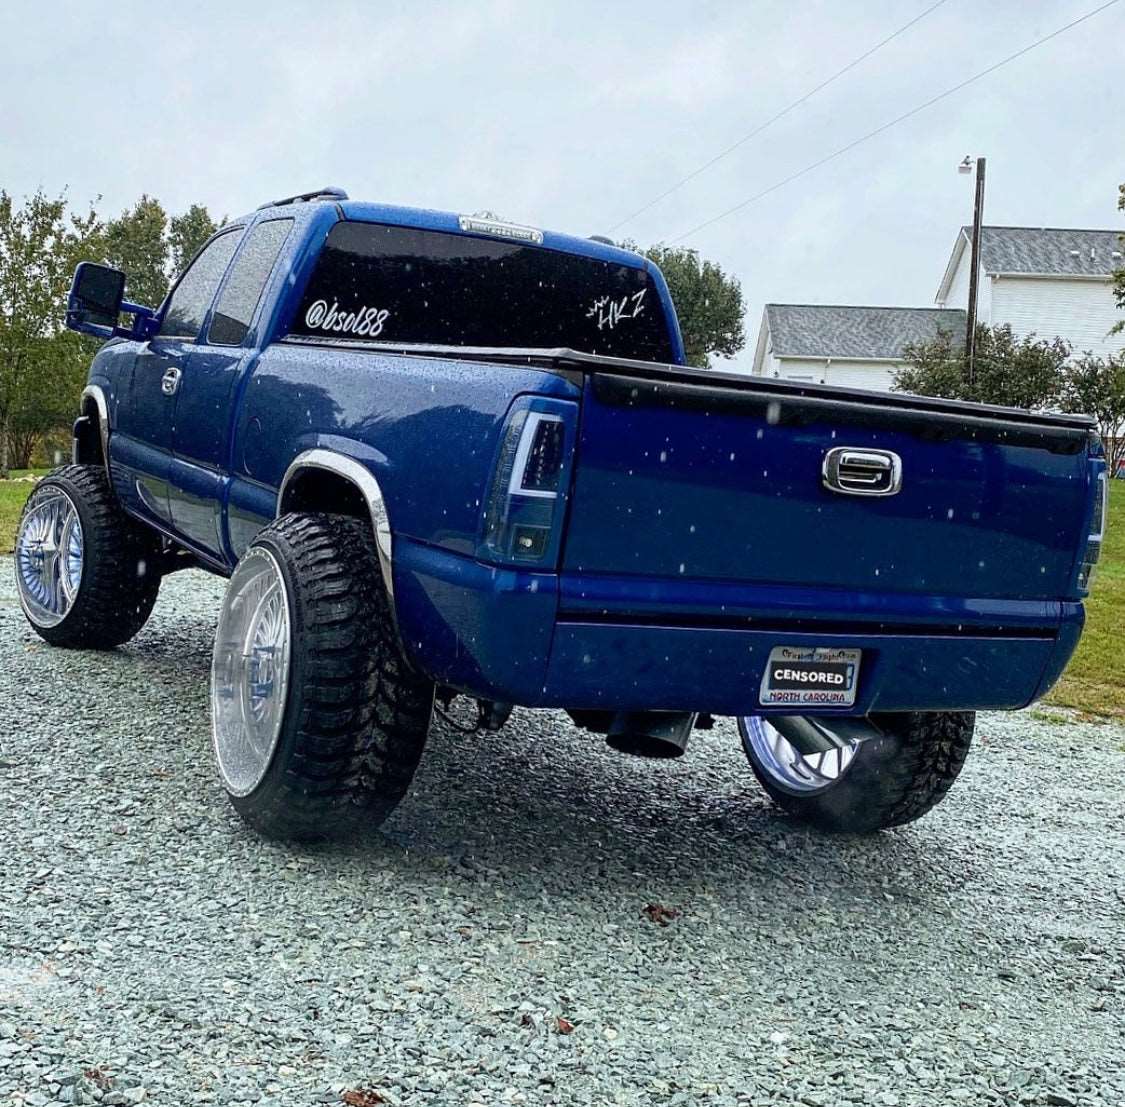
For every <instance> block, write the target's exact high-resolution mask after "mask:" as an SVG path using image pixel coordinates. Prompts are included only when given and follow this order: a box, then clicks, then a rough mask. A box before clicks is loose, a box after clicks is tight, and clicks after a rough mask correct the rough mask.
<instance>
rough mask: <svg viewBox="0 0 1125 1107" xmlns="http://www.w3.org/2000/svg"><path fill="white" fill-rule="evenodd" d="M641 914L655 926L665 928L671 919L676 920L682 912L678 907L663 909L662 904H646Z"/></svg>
mask: <svg viewBox="0 0 1125 1107" xmlns="http://www.w3.org/2000/svg"><path fill="white" fill-rule="evenodd" d="M643 914H645V915H647V916H648V919H649V921H650V922H654V923H656V925H657V926H667V925H668V924H669V923H670V922H671V921H672V920H673V919H678V918H679V917H680V915H681V914H682V912H681V911H680V909H679V908H678V907H665V906H664V904H663V903H646V904H645V906H644V910H643Z"/></svg>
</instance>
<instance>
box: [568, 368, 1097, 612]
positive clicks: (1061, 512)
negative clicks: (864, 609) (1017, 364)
mask: <svg viewBox="0 0 1125 1107" xmlns="http://www.w3.org/2000/svg"><path fill="white" fill-rule="evenodd" d="M584 368H585V367H584ZM1087 440H1088V427H1087V424H1086V423H1085V422H1083V421H1082V420H1081V419H1068V418H1065V417H1058V418H1056V417H1036V416H1033V415H1030V414H1029V413H1025V412H1010V411H1007V410H1006V409H993V408H987V407H983V406H979V405H968V404H955V403H951V402H948V401H934V400H927V399H922V398H913V397H905V396H901V395H890V396H884V395H881V394H876V393H860V392H855V391H850V390H842V389H838V390H834V389H830V388H825V387H823V386H813V387H809V388H806V387H804V386H795V385H792V384H785V383H781V382H775V381H768V380H764V379H762V378H744V379H736V378H733V377H732V376H729V375H728V376H723V375H718V374H716V375H715V376H714V377H713V378H712V377H710V375H709V374H703V373H699V372H692V371H690V370H684V371H678V372H668V371H660V372H658V371H656V369H655V368H647V369H641V368H640V367H639V366H635V365H634V366H633V367H632V368H631V369H627V368H624V367H620V368H616V369H613V368H606V369H604V370H600V369H599V370H596V371H589V370H588V369H586V371H585V375H584V385H583V403H582V412H581V426H580V432H579V441H578V450H577V464H576V466H575V476H574V488H573V496H572V499H571V505H570V517H569V522H568V529H567V537H566V545H565V549H564V554H563V571H564V573H566V574H581V575H582V576H587V575H591V574H594V575H596V574H610V575H614V576H637V577H642V578H662V579H665V580H668V579H676V578H679V579H681V580H708V581H729V582H746V583H753V584H758V585H767V586H768V585H782V586H785V585H790V586H791V585H798V586H801V587H803V588H809V587H821V588H825V589H837V590H844V591H847V592H863V593H867V594H870V593H873V592H896V593H919V594H924V595H927V596H941V597H980V598H997V599H1000V598H1020V599H1024V600H1034V599H1042V600H1054V599H1060V598H1062V597H1065V596H1069V595H1073V591H1074V589H1073V581H1074V574H1075V569H1076V557H1077V555H1078V553H1079V551H1080V549H1081V548H1082V542H1083V532H1084V528H1085V527H1086V524H1087V518H1086V513H1087V510H1088V503H1089V497H1088V495H1087V494H1086V492H1087V486H1088V482H1089V480H1090V475H1089V465H1088V460H1087ZM836 447H849V448H856V449H859V450H872V449H874V450H881V451H893V453H894V454H896V455H898V457H899V458H901V463H902V469H901V488H900V490H899V491H898V492H897V493H896V494H893V495H886V496H867V495H855V494H844V493H841V492H839V491H833V490H830V489H829V488H828V487H826V485H825V482H824V478H823V473H822V469H823V466H824V462H825V455H826V454H827V453H828V451H830V450H832V449H833V448H836Z"/></svg>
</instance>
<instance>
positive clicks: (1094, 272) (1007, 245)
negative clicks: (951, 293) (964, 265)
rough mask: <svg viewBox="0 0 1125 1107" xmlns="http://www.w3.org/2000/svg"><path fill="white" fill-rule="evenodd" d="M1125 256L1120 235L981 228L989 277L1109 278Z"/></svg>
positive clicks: (968, 232)
mask: <svg viewBox="0 0 1125 1107" xmlns="http://www.w3.org/2000/svg"><path fill="white" fill-rule="evenodd" d="M961 231H962V233H963V234H964V235H965V236H966V238H969V237H970V236H971V235H972V227H962V228H961ZM1115 251H1116V252H1117V257H1116V258H1115V257H1114V256H1113V254H1114V252H1115ZM1123 252H1125V246H1122V244H1121V232H1120V231H1087V230H1074V229H1069V228H1065V227H988V226H985V227H981V235H980V255H981V266H982V267H983V269H984V271H985V272H986V273H1042V274H1049V275H1051V276H1067V277H1107V276H1109V275H1110V274H1111V273H1112V272H1113V271H1114V270H1115V269H1120V268H1122V266H1123V265H1125V261H1123V260H1122V253H1123Z"/></svg>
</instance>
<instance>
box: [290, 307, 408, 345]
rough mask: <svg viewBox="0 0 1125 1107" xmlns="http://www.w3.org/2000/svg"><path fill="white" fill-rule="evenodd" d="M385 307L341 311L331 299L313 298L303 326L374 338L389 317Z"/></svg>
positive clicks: (334, 332) (315, 329)
mask: <svg viewBox="0 0 1125 1107" xmlns="http://www.w3.org/2000/svg"><path fill="white" fill-rule="evenodd" d="M390 314H391V313H390V312H389V311H387V310H386V308H377V307H361V308H357V309H356V310H355V311H347V312H345V311H341V310H340V305H339V304H338V303H337V302H336V301H335V300H333V301H332V306H331V307H329V306H328V301H327V300H314V301H313V302H312V303H311V304H310V305H309V310H308V311H306V312H305V326H306V327H309V328H310V329H312V330H314V331H330V332H332V333H333V334H354V335H358V336H359V337H360V338H376V337H377V336H378V335H380V334H382V333H383V327H384V325H385V324H386V322H387V319H388V318H390Z"/></svg>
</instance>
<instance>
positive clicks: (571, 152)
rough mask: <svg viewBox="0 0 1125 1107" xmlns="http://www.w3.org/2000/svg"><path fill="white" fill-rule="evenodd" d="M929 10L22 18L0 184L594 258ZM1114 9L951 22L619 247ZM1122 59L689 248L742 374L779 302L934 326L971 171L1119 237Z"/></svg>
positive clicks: (882, 57) (908, 133)
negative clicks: (970, 167)
mask: <svg viewBox="0 0 1125 1107" xmlns="http://www.w3.org/2000/svg"><path fill="white" fill-rule="evenodd" d="M932 2H933V0H807V2H806V0H753V2H751V0H731V2H726V3H718V2H702V3H690V4H684V3H682V2H680V3H664V2H660V0H646V2H645V3H643V4H640V3H638V4H625V3H619V4H618V3H606V2H605V0H602V2H596V3H584V2H581V0H565V2H559V3H547V2H543V3H533V2H524V3H518V2H515V0H511V2H509V0H495V2H494V0H475V2H474V3H472V4H467V3H466V4H439V3H426V2H425V0H418V2H415V3H405V4H397V3H396V4H390V3H362V4H361V3H333V2H325V0H320V2H318V3H316V4H309V3H294V4H288V3H284V2H280V0H271V2H269V3H263V4H254V3H248V2H247V3H230V2H227V3H222V4H219V3H198V2H195V3H181V4H177V5H174V6H169V5H159V6H158V5H154V4H139V3H137V4H129V3H117V4H113V5H91V4H89V3H88V2H85V0H84V2H81V3H62V4H46V3H36V4H18V5H16V4H13V5H8V6H6V10H5V15H6V18H5V33H4V34H3V36H0V104H2V105H3V112H2V120H0V135H2V142H0V188H5V189H7V190H8V191H9V192H11V193H15V194H16V195H22V194H25V193H27V192H29V191H32V190H34V189H35V188H36V187H38V186H42V187H43V188H44V189H46V190H47V191H48V192H50V193H57V192H59V191H61V190H62V189H64V188H65V189H67V190H68V191H69V194H70V196H71V197H72V198H74V199H75V200H78V201H83V202H84V201H87V200H93V199H94V198H96V197H97V196H101V197H102V200H101V201H100V206H101V208H102V209H104V210H105V211H107V212H115V211H117V210H120V209H121V208H123V207H125V206H126V205H128V204H130V203H131V202H132V201H133V200H134V199H135V198H136V197H137V196H138V195H139V194H141V193H142V192H147V193H149V194H150V195H154V196H157V197H159V199H160V200H161V201H163V202H164V204H165V205H166V206H167V207H168V208H169V209H170V210H172V211H179V210H182V209H183V208H185V207H186V206H187V205H188V204H190V203H192V202H194V201H200V202H203V203H205V204H207V205H208V207H210V208H211V209H212V211H213V212H216V213H227V214H231V215H234V214H238V213H241V212H242V211H244V210H247V209H249V208H253V207H255V206H257V205H258V204H260V203H263V202H264V201H266V200H269V199H272V198H276V197H278V196H282V195H286V194H288V193H292V192H297V191H301V190H305V189H308V188H310V187H315V186H319V185H322V184H335V185H340V186H342V187H344V188H346V189H347V190H348V192H349V193H350V194H351V195H352V196H353V197H359V198H363V199H372V200H382V201H387V202H391V203H403V204H412V205H418V206H424V207H437V208H445V209H451V210H454V211H467V212H471V211H476V210H480V209H490V210H493V211H496V212H498V213H500V214H501V215H503V216H504V217H505V218H508V219H511V220H515V221H519V222H527V223H531V224H534V225H538V226H544V227H550V228H552V229H555V230H561V231H568V232H572V233H577V234H596V233H605V232H606V231H607V230H608V229H609V228H610V227H612V226H613V225H614V224H615V223H617V222H618V221H619V220H621V219H623V218H624V217H625V216H627V215H629V214H630V213H631V212H633V211H635V210H636V209H637V208H639V207H640V206H642V205H643V204H645V203H647V202H648V201H649V200H651V199H652V198H654V197H655V196H657V195H658V194H659V193H660V192H662V191H663V190H664V189H665V188H667V187H668V186H669V184H671V183H673V182H674V181H675V180H677V179H679V178H680V177H682V176H684V175H685V174H687V173H689V172H691V171H692V170H693V169H695V168H696V167H697V166H699V165H700V164H701V163H703V162H705V161H707V160H708V159H709V158H710V157H712V156H713V155H714V154H715V153H717V152H718V151H720V150H722V149H723V148H724V147H726V146H729V145H730V144H731V143H732V142H735V141H736V140H738V139H739V138H740V137H742V136H743V135H745V134H747V133H748V132H749V131H751V130H753V129H754V128H756V127H757V126H759V125H760V124H761V123H762V122H763V121H764V120H766V119H768V118H769V117H770V116H771V115H773V114H774V113H776V112H777V111H779V110H780V109H781V108H783V107H785V106H786V105H787V104H788V103H790V102H791V101H793V100H795V99H796V98H798V97H800V96H802V95H803V94H804V93H806V92H807V91H808V90H809V89H810V88H812V87H813V86H815V85H817V84H818V83H819V82H820V81H822V80H824V79H825V78H827V77H829V76H831V75H832V74H833V73H834V72H835V71H836V70H838V69H839V68H841V67H842V66H844V65H846V64H847V63H848V62H850V61H852V60H853V59H854V58H856V57H857V56H859V55H860V54H862V53H864V52H865V51H866V50H868V49H869V48H870V47H871V46H873V45H874V44H875V43H876V42H878V41H879V40H881V39H883V38H885V37H886V36H887V35H888V34H890V33H891V32H892V31H893V30H895V29H896V28H898V27H900V26H901V25H902V24H904V23H906V22H907V21H908V20H909V19H910V18H912V17H913V16H915V15H917V14H918V13H920V12H922V11H924V10H925V9H926V8H927V7H929V6H930V4H931V3H932ZM1098 2H1099V0H1002V2H996V0H993V2H984V3H982V2H981V0H975V2H973V0H945V2H944V3H943V4H942V5H941V6H940V7H938V8H937V9H936V10H935V11H933V12H932V13H930V14H929V15H927V16H926V17H925V18H924V19H922V20H921V21H920V22H919V23H917V24H916V25H915V26H914V27H912V28H911V29H910V30H908V31H906V32H905V33H904V34H902V35H901V36H900V37H898V38H897V39H895V40H894V41H893V42H891V43H890V44H888V45H887V46H885V47H884V48H882V49H881V50H879V51H878V52H877V53H876V54H874V55H873V56H872V57H871V58H869V59H868V60H866V61H864V62H863V63H862V64H860V65H859V66H857V67H856V68H854V69H853V70H851V71H850V72H849V73H848V74H847V75H846V76H844V77H842V78H841V79H840V80H838V81H836V82H835V83H834V84H832V85H831V86H830V87H829V88H827V89H825V90H824V91H823V92H821V93H818V94H817V95H816V96H814V97H813V98H812V99H811V100H810V101H809V102H808V103H807V104H805V105H803V106H802V107H800V108H798V109H797V110H795V111H793V112H792V113H790V114H789V115H788V116H786V117H785V118H784V119H783V120H781V121H780V122H779V123H777V124H776V125H774V126H772V127H770V128H769V129H767V130H766V131H765V132H764V133H762V134H761V135H759V136H758V137H756V138H754V139H753V140H752V141H750V142H748V143H746V144H745V145H744V146H742V147H741V148H740V149H738V150H737V151H736V152H735V153H733V154H732V155H731V156H729V157H727V158H726V159H724V160H723V161H721V162H719V164H718V165H716V166H715V167H714V168H712V169H710V170H709V171H707V172H706V173H703V174H702V175H700V176H699V177H697V178H696V179H695V180H693V181H692V182H690V183H689V184H688V185H686V186H685V187H684V188H682V189H680V190H679V191H678V192H676V193H675V194H674V195H672V196H670V197H668V198H667V199H665V200H663V201H662V202H661V203H659V204H657V205H656V206H655V207H653V208H651V209H650V210H649V211H647V212H645V213H644V214H643V215H642V216H640V217H638V218H637V219H635V220H633V221H632V222H630V223H628V224H626V225H625V226H624V227H621V228H620V229H619V230H618V231H616V232H614V233H615V235H618V236H620V235H626V234H627V235H629V236H631V237H633V238H635V239H637V240H638V241H640V242H642V243H644V244H648V243H650V242H655V241H658V240H661V239H671V238H674V237H676V236H677V235H679V234H681V233H682V232H684V231H686V230H688V229H689V228H691V227H693V226H695V225H696V224H698V223H700V222H702V221H704V220H705V219H708V218H710V217H712V216H714V215H716V214H718V213H719V212H721V211H724V210H725V209H727V208H729V207H731V206H733V205H735V204H737V203H739V202H740V201H742V200H744V199H745V198H747V197H749V196H751V195H753V194H755V193H757V192H759V191H761V190H762V189H764V188H766V187H768V186H769V185H771V184H773V183H774V182H776V181H778V180H781V179H782V178H785V177H787V176H788V175H789V174H791V173H793V172H795V171H796V170H799V169H801V168H803V167H804V166H806V165H808V164H809V163H811V162H814V161H816V160H817V159H819V158H821V157H823V156H824V155H825V154H828V153H831V152H832V151H833V150H835V149H837V148H839V147H840V146H842V145H844V144H845V143H847V142H848V141H850V140H851V139H853V138H856V137H858V136H860V135H862V134H864V133H866V132H867V131H870V130H872V129H873V128H874V127H876V126H878V125H879V124H881V123H883V122H886V121H887V120H890V119H892V118H894V117H895V116H896V115H899V114H901V113H902V112H904V111H906V110H908V109H909V108H912V107H914V106H915V105H916V104H919V103H922V102H923V101H925V100H927V99H929V98H930V97H931V96H933V95H935V94H936V93H939V92H941V91H943V90H945V89H946V88H949V87H950V86H952V85H954V84H956V83H958V82H959V81H960V80H962V79H964V78H966V77H969V76H971V75H972V74H974V73H976V72H977V71H979V70H981V69H983V68H985V67H986V66H988V65H990V64H992V63H993V62H995V61H997V60H999V59H1000V58H1002V57H1004V56H1005V55H1007V54H1009V53H1011V52H1013V51H1014V50H1016V49H1018V48H1019V47H1021V46H1023V45H1026V44H1028V43H1030V42H1032V41H1034V40H1035V39H1036V38H1038V37H1040V36H1041V35H1043V34H1046V33H1047V32H1049V31H1052V30H1054V29H1055V28H1056V27H1059V26H1061V25H1063V24H1064V23H1067V22H1069V21H1070V20H1071V19H1073V18H1075V17H1077V16H1079V15H1081V14H1083V13H1084V12H1086V11H1088V10H1090V9H1092V8H1094V7H1096V6H1097V4H1098ZM21 9H22V10H21ZM162 9H163V14H158V13H161V12H162ZM255 9H257V11H258V13H259V14H257V15H254V14H250V13H252V12H253V11H254V10H255ZM1123 51H1125V3H1119V4H1117V5H1115V6H1114V7H1111V8H1110V9H1108V10H1107V11H1105V12H1102V13H1101V14H1100V15H1097V16H1095V17H1094V18H1093V19H1091V20H1089V21H1088V22H1086V23H1083V24H1082V25H1080V26H1079V27H1076V28H1075V29H1073V30H1071V31H1069V32H1067V33H1066V34H1065V35H1062V36H1060V37H1059V38H1057V39H1054V40H1053V41H1051V42H1049V43H1047V44H1045V45H1044V46H1041V47H1040V48H1039V49H1037V50H1035V51H1032V52H1031V53H1030V54H1028V55H1026V56H1025V57H1023V58H1020V59H1018V60H1016V61H1014V62H1012V63H1011V64H1010V65H1008V66H1005V67H1004V68H1003V69H1001V70H999V71H998V72H996V73H994V74H992V75H990V76H988V77H985V78H983V79H982V80H981V81H979V82H977V83H976V84H974V85H971V86H970V87H968V88H966V89H964V90H963V91H961V92H959V93H957V94H955V95H954V96H951V97H949V98H948V99H946V100H943V101H942V102H941V103H939V104H937V105H935V106H934V107H932V108H928V109H926V110H925V111H923V112H921V113H919V114H918V115H916V116H914V117H913V118H911V119H909V120H907V121H906V122H904V123H902V124H900V125H898V126H897V127H894V128H892V129H890V130H889V131H887V132H886V133H884V134H882V135H880V136H879V137H877V138H875V139H872V140H871V141H869V142H866V143H863V144H862V145H860V146H859V147H857V148H856V149H855V150H853V151H851V152H849V153H847V154H845V155H843V156H842V157H840V158H837V159H836V160H834V161H832V162H830V163H828V164H827V165H824V166H822V167H821V168H819V169H816V170H814V171H813V172H811V173H808V174H806V175H805V176H803V177H801V178H800V179H799V180H797V181H795V182H794V183H792V184H790V185H787V186H785V187H783V188H780V189H778V190H777V191H775V192H773V193H771V194H770V195H769V196H767V197H765V198H764V199H762V200H760V201H758V202H756V203H753V204H751V205H749V206H748V207H746V208H744V209H743V210H742V211H740V212H738V213H737V214H735V215H732V216H731V217H729V218H728V219H725V220H723V221H721V222H718V223H716V224H714V225H713V226H711V227H708V228H707V229H706V230H703V231H701V232H699V233H698V234H697V235H695V236H693V237H691V238H689V239H688V240H686V242H685V244H686V245H690V246H693V247H696V248H698V249H699V250H700V251H701V252H702V253H703V254H704V255H705V256H707V257H709V258H712V259H714V260H715V261H717V262H719V264H721V265H722V266H723V267H724V268H725V269H726V270H728V271H729V272H731V273H732V274H734V275H735V276H737V277H738V278H739V280H740V281H741V282H742V286H743V290H744V293H745V297H746V304H747V319H746V329H747V349H746V351H745V352H744V354H743V355H742V356H741V357H740V359H739V360H740V362H742V363H743V364H747V363H748V362H749V359H750V357H751V354H752V348H753V343H754V340H755V338H756V335H757V331H758V324H759V320H760V316H761V310H762V305H763V304H764V303H765V302H767V301H782V302H802V303H806V302H807V303H852V304H861V303H863V304H916V305H926V304H930V303H932V301H933V296H934V292H935V291H936V288H937V285H938V281H939V279H940V277H941V274H942V271H943V269H944V266H945V262H946V260H947V257H948V255H949V251H950V249H951V248H952V244H953V239H954V235H955V233H956V229H957V227H958V226H959V225H960V224H961V223H963V222H967V221H968V220H969V218H970V216H971V204H972V195H971V187H972V186H971V178H969V177H965V176H961V175H959V174H958V173H957V172H956V168H955V167H956V164H957V162H958V161H959V160H960V159H961V157H962V156H963V155H965V154H973V155H977V154H984V155H987V157H988V159H989V161H988V196H987V204H986V221H987V222H990V223H1005V224H1016V225H1032V226H1075V227H1116V226H1121V225H1122V222H1123V221H1122V219H1121V217H1120V216H1119V214H1118V213H1117V211H1116V201H1117V186H1118V184H1119V183H1120V182H1121V181H1125V116H1123V115H1122V106H1121V97H1120V88H1121V85H1120V82H1121V62H1122V57H1123V56H1125V55H1123Z"/></svg>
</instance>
